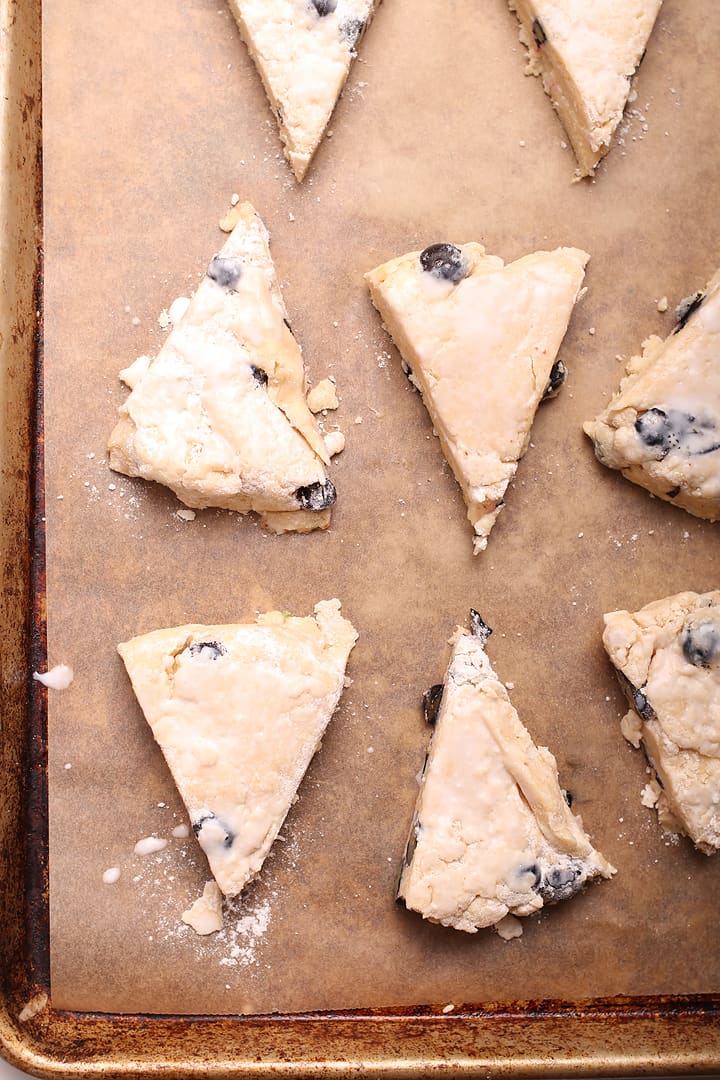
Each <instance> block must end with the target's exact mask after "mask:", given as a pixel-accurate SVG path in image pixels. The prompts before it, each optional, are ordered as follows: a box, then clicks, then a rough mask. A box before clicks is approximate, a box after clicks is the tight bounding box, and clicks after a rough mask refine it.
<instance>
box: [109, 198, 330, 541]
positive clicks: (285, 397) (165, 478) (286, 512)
mask: <svg viewBox="0 0 720 1080" xmlns="http://www.w3.org/2000/svg"><path fill="white" fill-rule="evenodd" d="M233 213H234V215H235V216H236V218H237V224H236V225H235V228H234V229H233V231H232V233H231V235H230V236H229V237H228V239H227V241H226V243H225V245H224V246H223V248H222V250H221V251H220V252H219V253H218V254H217V255H214V256H213V259H212V261H211V263H210V266H209V268H208V271H207V274H206V275H205V277H204V278H203V280H202V282H201V283H200V284H199V285H198V288H197V291H196V293H195V295H194V296H193V298H192V300H191V302H190V305H189V307H188V309H187V311H186V313H185V315H183V317H182V319H181V320H180V321H179V322H178V324H177V326H175V327H174V328H173V330H172V331H171V332H170V334H169V335H168V337H167V339H166V341H165V343H164V344H163V346H162V348H161V349H160V352H159V353H158V355H157V356H156V358H155V359H154V360H153V361H152V362H149V361H148V360H147V358H144V357H143V358H141V361H138V362H137V363H136V364H134V365H132V367H131V368H128V369H127V370H126V371H125V372H123V373H122V377H123V379H124V380H125V381H126V382H127V383H128V385H129V386H130V387H131V390H132V393H131V394H130V396H129V397H128V398H127V400H126V402H125V404H124V405H122V406H121V408H120V416H121V419H120V420H119V422H118V424H117V426H116V427H115V430H114V431H113V433H112V435H111V437H110V444H109V461H110V467H111V468H112V469H115V470H116V471H117V472H121V473H126V474H127V475H128V476H142V477H143V478H144V479H146V480H156V481H157V482H158V483H160V484H165V485H166V486H167V487H169V488H171V489H172V491H174V492H175V494H176V495H177V497H178V498H179V499H180V500H181V501H182V502H184V503H185V505H186V506H192V507H198V508H202V507H206V506H218V507H223V508H225V509H227V510H236V511H238V512H239V513H246V512H247V511H248V510H254V511H256V512H257V513H258V514H260V515H261V516H262V518H263V520H264V521H265V523H266V524H267V525H268V527H270V528H271V529H273V531H275V532H288V531H296V532H309V531H310V530H312V529H317V528H327V526H328V524H329V522H330V507H331V506H332V504H333V503H334V502H335V488H334V487H333V484H332V482H331V481H330V480H329V479H328V477H327V474H326V472H325V466H326V465H327V464H328V460H329V459H328V453H327V449H326V447H325V443H324V441H323V437H322V435H321V434H320V431H319V429H318V426H317V423H316V422H315V419H314V417H313V415H312V413H311V412H310V411H309V409H308V407H307V403H306V401H305V369H304V366H303V359H302V353H301V351H300V346H299V345H298V343H297V341H296V340H295V338H294V337H293V334H292V332H291V330H290V324H289V322H288V320H287V315H286V311H285V306H284V304H283V300H282V296H281V293H280V289H279V287H278V284H277V280H276V277H275V268H274V266H273V262H272V258H271V256H270V249H269V246H268V233H267V230H266V229H265V226H264V225H263V223H262V221H261V220H260V218H259V216H258V215H257V213H256V212H255V210H254V209H253V208H252V206H251V205H250V204H249V203H243V204H242V205H240V206H238V207H236V209H235V211H233ZM138 365H140V366H138Z"/></svg>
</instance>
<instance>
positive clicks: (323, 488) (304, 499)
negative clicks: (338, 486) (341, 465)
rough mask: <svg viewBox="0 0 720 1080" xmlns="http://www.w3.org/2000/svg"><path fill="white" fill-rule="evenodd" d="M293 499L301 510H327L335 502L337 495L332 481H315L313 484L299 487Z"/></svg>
mask: <svg viewBox="0 0 720 1080" xmlns="http://www.w3.org/2000/svg"><path fill="white" fill-rule="evenodd" d="M295 498H296V499H297V501H298V502H299V503H300V506H301V507H302V509H303V510H327V508H328V506H332V505H333V503H334V502H335V499H336V498H337V494H336V492H335V485H334V484H333V482H332V480H325V482H324V483H321V481H320V480H316V481H315V483H314V484H308V485H307V486H306V487H299V488H298V489H297V491H296V492H295Z"/></svg>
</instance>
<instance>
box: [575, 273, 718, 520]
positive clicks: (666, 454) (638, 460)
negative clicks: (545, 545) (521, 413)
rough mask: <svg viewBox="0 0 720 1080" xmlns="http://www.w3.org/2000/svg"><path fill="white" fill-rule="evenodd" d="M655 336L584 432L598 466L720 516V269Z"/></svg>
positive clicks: (699, 512)
mask: <svg viewBox="0 0 720 1080" xmlns="http://www.w3.org/2000/svg"><path fill="white" fill-rule="evenodd" d="M678 319H679V322H678V324H677V326H676V327H675V329H674V330H673V332H672V334H670V336H669V337H668V338H666V339H665V341H662V340H661V339H660V338H659V337H655V336H653V337H651V338H648V340H647V341H645V342H644V343H643V354H642V356H635V357H633V358H632V359H631V361H630V363H629V364H628V372H627V375H626V377H625V378H624V379H623V381H622V382H621V383H620V389H619V390H618V392H617V393H616V394H615V396H614V397H613V399H612V401H611V402H610V404H609V405H608V406H607V408H606V409H605V410H604V412H602V413H601V414H600V415H599V416H598V417H597V418H596V419H595V420H592V421H589V422H588V423H586V424H584V425H583V427H584V430H585V432H586V434H587V435H589V436H590V438H591V439H592V440H593V442H594V443H595V453H596V454H597V457H598V460H599V461H601V462H602V463H603V465H607V466H608V468H610V469H619V470H620V472H621V473H622V474H623V476H624V477H625V478H626V479H627V480H632V482H633V483H634V484H640V486H641V487H644V488H647V490H648V491H651V492H652V493H653V494H654V495H657V496H658V498H660V499H665V501H666V502H671V503H673V504H674V505H675V506H681V507H682V508H683V509H684V510H687V511H688V512H689V513H690V514H694V515H695V516H696V517H701V518H707V519H708V520H709V521H717V520H718V519H719V518H720V367H719V366H718V356H719V355H720V270H719V271H718V272H717V273H716V274H715V276H714V277H713V278H712V279H711V281H710V283H709V284H708V286H707V289H706V290H705V292H700V293H696V294H695V295H694V296H692V297H688V299H687V300H686V301H684V302H683V304H682V305H681V306H680V307H679V308H678Z"/></svg>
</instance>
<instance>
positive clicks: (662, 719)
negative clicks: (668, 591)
mask: <svg viewBox="0 0 720 1080" xmlns="http://www.w3.org/2000/svg"><path fill="white" fill-rule="evenodd" d="M603 644H604V645H605V649H606V651H607V654H608V656H609V657H610V659H611V661H612V662H613V664H614V665H615V667H616V668H617V672H618V676H619V678H620V683H621V685H622V687H623V689H624V690H625V693H626V695H627V698H628V701H629V702H630V704H631V706H632V708H633V710H634V713H631V714H630V715H629V716H628V717H626V718H625V720H624V721H623V734H624V735H625V737H626V738H627V739H628V740H629V741H630V742H632V744H633V745H634V746H636V747H639V746H640V745H641V744H642V746H643V749H644V750H645V753H646V755H647V759H648V762H649V764H650V767H651V768H652V770H653V772H654V773H655V777H656V781H657V785H658V789H657V791H656V793H655V796H656V797H655V800H654V801H655V802H656V805H657V810H658V813H659V814H660V819H661V821H662V822H663V824H664V826H665V827H666V828H667V829H669V830H670V831H672V832H683V833H685V834H686V835H687V836H689V837H690V839H691V840H692V841H693V843H694V844H695V846H696V847H697V848H698V849H699V850H700V851H703V852H705V854H706V855H711V854H712V853H713V852H715V851H717V850H718V848H720V591H714V592H708V593H700V594H698V593H694V592H684V593H678V594H677V595H676V596H668V597H666V598H665V599H663V600H656V601H655V602H653V603H651V604H647V605H646V606H645V607H643V608H641V609H640V610H639V611H635V612H630V611H612V612H610V613H609V614H608V615H606V616H605V632H604V634H603Z"/></svg>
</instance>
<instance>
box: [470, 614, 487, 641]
mask: <svg viewBox="0 0 720 1080" xmlns="http://www.w3.org/2000/svg"><path fill="white" fill-rule="evenodd" d="M470 630H471V633H472V636H473V637H476V638H480V640H481V641H482V643H483V645H484V644H485V643H486V642H487V639H488V638H489V637H490V635H491V634H492V628H491V627H489V626H488V624H487V623H486V622H485V620H484V619H483V617H482V615H480V614H479V613H478V612H477V611H476V610H475V608H470Z"/></svg>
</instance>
